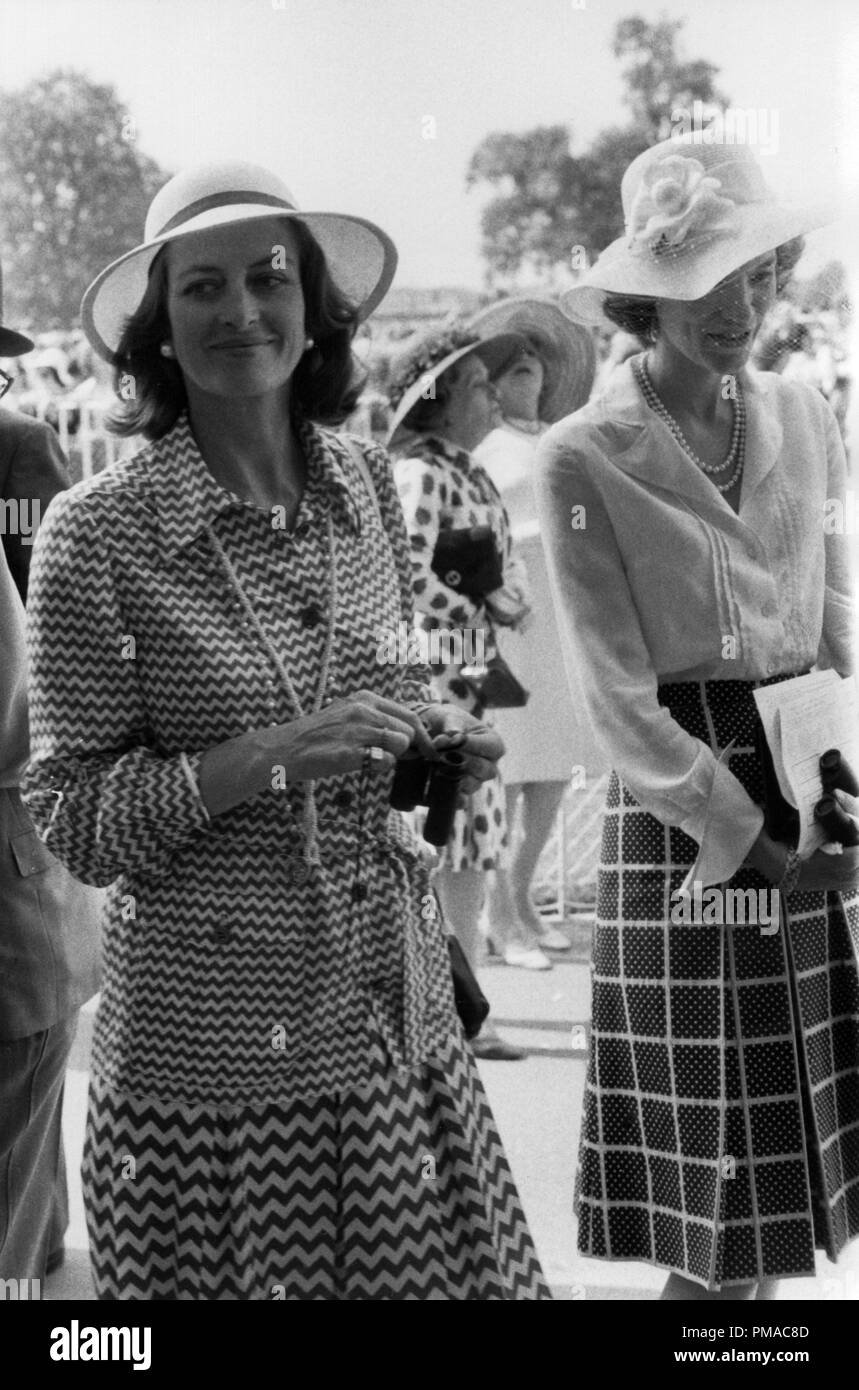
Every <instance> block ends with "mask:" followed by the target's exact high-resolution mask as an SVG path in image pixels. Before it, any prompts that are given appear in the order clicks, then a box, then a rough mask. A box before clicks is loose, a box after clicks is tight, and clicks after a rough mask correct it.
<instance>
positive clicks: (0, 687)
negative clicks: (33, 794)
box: [0, 555, 27, 786]
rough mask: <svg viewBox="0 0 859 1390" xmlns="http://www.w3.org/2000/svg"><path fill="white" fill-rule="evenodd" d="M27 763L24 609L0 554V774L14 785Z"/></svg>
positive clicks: (8, 782)
mask: <svg viewBox="0 0 859 1390" xmlns="http://www.w3.org/2000/svg"><path fill="white" fill-rule="evenodd" d="M26 763H27V647H26V641H25V630H24V609H23V606H22V603H21V598H20V595H19V594H18V591H17V589H16V588H15V585H14V583H13V580H12V575H11V573H10V571H9V567H8V565H7V564H6V561H5V559H4V558H3V556H2V555H0V774H2V784H3V785H4V786H12V785H17V782H18V780H19V778H20V776H21V773H22V772H23V770H24V768H25V766H26Z"/></svg>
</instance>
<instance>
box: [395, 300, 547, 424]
mask: <svg viewBox="0 0 859 1390" xmlns="http://www.w3.org/2000/svg"><path fill="white" fill-rule="evenodd" d="M523 347H527V342H526V340H525V338H524V337H522V335H521V334H516V333H496V334H493V335H492V336H491V337H489V336H487V337H479V336H478V334H477V333H476V332H475V331H474V330H473V329H468V328H466V327H465V325H464V324H462V323H453V324H451V323H448V324H445V325H444V326H443V327H441V328H433V329H430V330H429V331H428V332H426V331H424V332H418V333H413V334H412V336H411V337H410V338H408V339H406V341H405V343H404V344H403V345H402V347H401V348H400V350H399V352H398V353H397V354H396V356H395V357H394V358H392V360H391V373H390V381H389V385H388V399H389V400H390V403H391V406H392V408H393V411H394V413H393V416H392V418H391V423H390V425H389V428H388V439H387V447H388V448H389V449H396V448H398V447H399V446H400V445H402V444H403V443H404V441H405V439H406V437H407V436H408V435H409V434H410V433H413V431H412V430H410V428H409V419H408V417H409V415H410V413H411V411H412V410H414V408H415V406H416V405H417V404H418V401H420V400H421V399H424V400H426V399H430V395H429V393H430V392H431V391H432V388H433V387H434V385H435V383H436V382H437V381H438V379H439V377H441V376H443V375H444V373H445V372H446V371H447V369H448V367H452V366H453V364H454V363H455V362H459V361H460V360H461V359H462V358H463V357H467V356H468V355H469V353H475V354H476V355H477V356H478V357H480V359H481V361H482V362H484V363H485V364H486V370H487V371H488V372H489V375H490V376H492V375H493V373H494V372H495V371H496V370H497V369H498V367H500V365H501V363H502V362H504V361H506V360H507V358H509V357H510V356H512V354H513V353H514V352H515V351H516V349H517V348H523Z"/></svg>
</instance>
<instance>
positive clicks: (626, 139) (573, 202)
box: [466, 16, 727, 289]
mask: <svg viewBox="0 0 859 1390" xmlns="http://www.w3.org/2000/svg"><path fill="white" fill-rule="evenodd" d="M682 26H683V21H682V20H668V19H663V20H660V21H659V22H658V23H655V24H648V23H647V22H646V21H645V20H643V19H641V18H640V17H639V16H632V17H630V18H628V19H623V20H621V21H620V23H619V24H618V25H617V28H616V29H615V36H614V41H613V52H614V55H615V57H616V58H618V59H621V60H625V68H624V70H623V78H624V83H625V87H626V91H625V94H624V101H625V102H626V104H627V106H628V107H629V109H630V113H631V117H632V119H631V123H630V124H629V125H628V126H621V127H616V128H613V129H607V130H603V131H601V132H600V133H599V134H598V135H597V137H596V139H595V140H594V141H593V143H592V144H591V146H590V148H589V149H588V150H586V151H585V152H584V153H583V154H581V155H579V156H575V155H574V154H573V152H572V149H571V133H570V132H569V131H568V130H567V128H566V127H565V126H561V125H557V126H539V127H538V128H537V129H536V130H531V131H526V132H524V133H523V134H512V133H505V132H496V133H494V134H492V135H488V136H487V137H486V138H485V139H484V140H483V141H482V142H481V144H480V145H479V146H478V148H477V149H476V150H475V152H474V154H473V155H472V157H471V161H470V163H469V166H468V170H467V173H466V186H467V187H468V188H473V187H475V186H476V185H480V184H488V185H489V186H491V187H492V188H495V189H497V190H498V192H497V194H496V196H495V197H493V198H491V199H490V201H489V202H488V203H487V205H486V207H485V208H484V210H483V213H482V216H481V230H482V233H483V255H484V257H485V259H486V262H487V280H488V282H489V284H490V285H492V286H493V287H494V288H504V289H512V288H514V287H516V286H517V285H521V284H522V283H523V282H527V281H529V280H539V281H540V283H541V284H543V285H544V286H545V285H547V284H548V285H553V286H555V287H557V285H558V282H559V281H560V282H566V283H569V282H570V281H571V280H572V278H573V272H574V271H575V270H576V269H582V268H583V265H584V264H586V263H588V262H589V261H590V260H592V259H593V257H594V256H595V255H596V254H597V252H599V251H601V250H602V248H603V247H604V246H606V245H607V244H608V242H610V241H611V240H613V238H614V237H616V236H619V235H620V233H621V232H622V231H623V216H622V213H621V206H620V194H619V189H620V180H621V176H622V174H623V171H624V169H625V168H626V166H627V165H628V164H629V162H630V161H631V160H632V159H634V158H635V156H636V155H637V154H640V153H641V151H642V150H645V149H647V147H648V146H649V145H652V144H654V143H655V142H656V141H657V140H661V139H664V138H665V137H666V136H667V135H668V134H669V133H670V130H671V120H672V112H673V111H676V110H677V109H678V108H683V109H684V110H689V111H691V109H692V103H693V102H694V101H696V100H697V101H701V102H703V103H705V104H706V105H716V104H718V105H724V104H726V102H727V98H726V97H724V96H722V95H721V94H720V93H719V92H718V91H717V89H716V86H715V77H716V73H717V69H716V67H715V66H714V65H713V64H712V63H707V62H704V61H700V60H698V61H693V62H684V61H681V60H680V59H679V58H678V57H677V53H676V44H677V35H678V34H679V32H680V29H681V28H682Z"/></svg>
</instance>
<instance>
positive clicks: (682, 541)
mask: <svg viewBox="0 0 859 1390" xmlns="http://www.w3.org/2000/svg"><path fill="white" fill-rule="evenodd" d="M741 382H742V384H743V388H744V391H745V396H746V406H747V433H746V463H745V471H744V476H743V486H742V497H741V502H740V512H739V515H737V514H736V513H734V511H733V510H732V509H731V508H730V507H729V506H728V504H727V503H726V502H725V501H724V500H723V498H722V497H721V495H720V494H719V493H718V492H717V491H716V489H715V487H713V485H712V483H711V482H710V481H709V479H708V478H707V477H705V475H704V474H703V473H702V472H701V470H700V469H699V468H698V467H697V466H696V465H695V464H694V463H693V462H692V461H691V460H690V459H689V458H688V457H687V456H686V454H685V453H684V452H683V450H682V449H681V448H680V446H679V445H678V444H677V443H676V442H675V440H674V438H673V437H672V435H671V433H670V431H669V430H668V428H667V426H666V425H665V424H664V423H663V422H662V421H661V420H660V419H659V417H658V416H656V415H655V414H654V413H653V412H652V411H650V410H649V409H648V408H647V407H646V406H645V404H644V401H643V398H642V396H641V394H640V392H639V390H638V387H637V385H636V383H635V378H634V377H633V374H632V370H631V367H630V365H629V363H624V364H623V366H622V367H620V368H619V369H618V370H617V372H616V374H615V375H614V377H613V378H612V379H611V381H610V382H609V385H608V387H607V390H606V392H605V393H604V395H602V396H601V397H600V398H599V399H597V400H594V401H592V402H590V403H589V404H588V405H586V406H585V407H584V408H583V409H582V410H579V411H577V412H576V413H575V414H574V415H571V416H569V417H568V418H567V419H566V420H562V421H560V422H559V423H558V424H557V425H555V426H553V428H552V429H551V430H550V431H549V433H548V434H547V435H546V436H545V438H544V439H543V441H542V442H541V445H540V448H539V452H538V464H537V488H538V501H539V510H540V516H541V528H542V533H543V536H544V539H545V543H546V548H547V554H548V560H549V569H550V576H551V580H552V584H553V592H554V598H555V602H556V606H557V609H558V617H559V621H560V624H561V627H562V630H563V634H564V637H565V640H566V641H567V642H568V648H567V651H566V652H565V656H566V659H567V667H568V674H569V676H570V680H571V682H573V684H574V689H576V690H577V691H578V690H580V691H581V694H582V695H583V697H584V699H585V701H586V705H587V708H588V712H589V714H590V717H591V720H592V722H593V725H594V728H595V730H596V732H597V735H598V737H599V738H600V739H601V740H602V742H603V743H604V745H605V748H606V751H607V753H608V755H609V758H610V760H611V763H612V766H613V767H614V768H615V769H616V770H617V772H618V774H619V775H620V777H621V778H622V780H623V781H624V782H625V783H626V784H627V786H628V787H629V788H630V791H631V792H632V794H633V795H634V796H635V797H636V798H637V799H638V800H639V801H640V802H641V804H642V805H643V806H644V807H645V808H646V809H647V810H648V811H650V812H651V813H652V814H653V815H655V816H656V817H657V818H658V819H659V820H660V821H662V822H663V823H664V824H668V825H676V826H679V827H680V828H681V829H682V830H683V831H685V833H686V834H688V835H690V836H692V838H693V839H694V840H696V841H698V843H699V844H702V842H703V846H702V847H703V850H704V853H703V856H702V859H701V860H700V861H699V865H698V868H697V871H696V876H697V877H700V878H701V879H702V881H703V882H705V883H717V882H721V881H723V880H725V879H726V878H728V877H730V875H731V874H732V873H733V872H735V870H736V869H737V868H738V867H739V866H740V864H741V863H742V861H743V859H744V858H745V856H746V854H747V852H748V850H749V849H750V847H751V845H752V843H753V842H754V840H755V839H756V837H757V835H758V833H759V831H760V829H761V826H762V824H763V815H762V812H761V810H760V808H759V807H757V806H756V805H755V804H754V802H753V801H752V800H751V799H750V797H749V796H748V794H747V793H746V792H745V790H744V789H743V787H742V786H741V785H740V783H739V782H738V781H737V779H736V778H735V777H734V776H733V774H732V773H731V772H730V771H729V770H728V769H727V767H725V766H724V765H723V764H720V763H718V762H717V759H716V757H715V755H714V754H713V752H711V750H710V748H709V747H708V746H707V745H706V744H705V743H703V742H702V741H701V740H699V739H696V738H694V737H693V736H692V735H690V734H688V733H686V732H685V731H684V730H683V729H682V728H681V727H680V725H679V724H677V723H676V722H675V720H673V719H672V717H671V715H670V714H669V713H668V711H667V709H665V708H663V707H662V706H660V704H659V702H658V699H657V686H658V685H659V684H660V682H664V681H678V680H761V679H764V678H766V677H767V676H772V675H776V674H778V673H783V672H798V671H803V670H806V669H808V668H809V667H811V666H813V665H815V664H819V665H820V666H832V667H834V668H835V669H836V670H837V671H839V672H840V673H841V674H842V675H846V674H848V673H849V671H850V670H851V669H852V650H851V648H852V637H853V628H852V623H853V616H852V585H851V574H850V561H849V551H848V542H847V539H846V537H845V536H844V535H843V534H838V533H837V532H833V533H832V534H829V533H828V531H829V530H830V529H831V528H830V526H829V525H828V524H827V517H828V516H830V514H831V512H832V507H831V500H832V499H836V498H843V497H844V494H845V486H846V464H845V458H844V450H843V448H842V445H841V440H840V436H839V434H838V427H837V425H836V423H835V418H834V416H833V415H832V412H831V410H830V409H829V406H828V405H827V403H826V401H825V400H824V398H823V397H822V396H821V395H820V394H819V393H818V392H817V391H815V390H813V389H811V388H809V387H805V386H802V385H800V384H799V383H796V382H791V383H787V382H784V381H782V380H781V378H780V377H778V376H776V375H773V374H771V373H753V372H744V373H743V374H742V376H741ZM827 501H829V502H830V506H829V507H827ZM577 508H578V509H580V510H578V511H577V510H574V509H577ZM581 509H584V510H581ZM705 827H706V835H705Z"/></svg>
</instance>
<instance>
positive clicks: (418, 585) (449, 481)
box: [389, 324, 551, 1061]
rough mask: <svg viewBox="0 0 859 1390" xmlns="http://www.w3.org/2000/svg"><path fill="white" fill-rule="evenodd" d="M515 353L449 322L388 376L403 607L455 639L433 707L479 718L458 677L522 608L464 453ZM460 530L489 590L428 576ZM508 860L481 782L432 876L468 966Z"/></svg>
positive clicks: (491, 412) (515, 339)
mask: <svg viewBox="0 0 859 1390" xmlns="http://www.w3.org/2000/svg"><path fill="white" fill-rule="evenodd" d="M526 347H527V343H526V340H525V339H524V338H523V337H521V336H520V335H516V334H495V335H492V336H486V337H484V338H483V339H482V340H481V339H480V338H479V337H478V335H477V333H475V332H473V331H470V330H466V329H465V328H464V327H463V326H462V325H460V324H454V325H448V326H447V327H446V328H443V329H440V330H435V331H432V332H430V333H426V334H423V335H421V336H419V337H418V338H417V339H413V340H411V341H410V342H408V343H407V344H406V346H405V347H404V348H403V349H402V350H401V352H400V355H399V357H398V359H397V360H395V362H394V363H393V364H392V370H391V385H390V395H391V402H392V405H393V406H394V407H395V410H394V416H393V420H392V423H391V428H390V434H389V448H390V449H391V450H392V452H393V453H394V456H395V458H396V465H395V477H396V481H397V487H398V489H399V493H400V501H401V502H402V504H403V510H404V512H405V517H406V529H407V531H408V534H409V543H410V546H411V556H412V572H413V582H414V590H415V609H416V612H417V615H418V619H419V622H420V625H421V628H422V630H423V631H424V632H426V633H428V634H432V633H433V632H436V633H438V632H447V633H449V634H453V633H458V634H461V639H462V641H463V652H462V653H461V655H462V657H463V659H462V660H459V659H457V652H456V650H455V648H452V650H451V652H450V653H446V652H441V656H442V658H449V659H443V660H441V661H439V662H437V663H436V664H435V666H434V678H435V686H436V689H437V691H438V693H439V695H440V697H441V698H442V699H444V700H449V701H450V702H452V703H454V704H456V705H458V706H459V707H460V708H462V709H464V710H468V711H469V712H471V713H472V714H474V715H475V716H477V717H479V718H481V719H483V720H484V721H490V720H491V719H492V710H491V709H488V708H487V706H486V705H485V704H484V703H483V702H482V701H481V699H480V695H479V691H478V690H477V689H476V688H475V685H474V684H473V683H472V682H471V681H470V680H469V679H468V678H467V668H468V666H469V664H472V665H473V664H474V659H475V657H477V659H478V660H479V659H480V657H481V656H482V659H483V661H484V662H488V661H490V660H491V659H492V657H493V656H494V655H495V653H496V649H497V632H498V629H499V628H500V627H506V626H509V627H516V626H518V625H519V624H520V623H521V622H522V621H523V619H524V618H525V617H526V616H527V614H528V611H529V605H528V601H527V595H526V590H525V584H524V578H523V572H522V568H521V566H520V565H518V564H517V563H516V562H515V561H514V560H513V557H512V553H511V540H510V528H509V524H508V520H507V514H506V512H505V510H504V506H503V503H502V501H501V497H500V494H499V492H498V489H497V488H496V487H495V485H494V483H493V482H492V480H491V478H490V477H489V475H488V473H487V472H486V470H485V469H484V468H482V467H481V466H480V464H479V463H477V461H476V460H475V458H474V456H473V454H472V452H471V451H472V450H473V449H474V447H475V445H477V444H478V443H479V442H480V440H481V439H483V438H484V436H485V435H486V434H487V433H488V432H489V430H491V429H492V427H493V426H494V425H496V424H497V423H498V422H499V419H500V416H499V411H498V404H497V397H496V393H495V390H494V388H493V386H492V385H491V383H490V374H491V372H492V371H493V370H494V369H495V368H496V367H497V366H498V365H499V364H500V363H501V362H502V361H504V360H506V359H507V358H509V357H510V355H511V353H512V352H518V351H522V350H524V349H525V348H526ZM472 526H489V527H490V528H491V531H492V535H493V538H494V542H495V550H496V554H497V557H498V561H499V567H500V576H499V577H500V579H501V583H500V584H499V583H498V582H497V580H496V581H495V587H494V588H493V589H492V590H491V591H483V590H482V589H481V590H479V591H474V590H470V589H468V588H467V587H466V585H465V584H458V583H457V582H456V580H455V579H454V578H452V577H451V574H450V573H443V572H442V573H439V572H438V566H437V565H436V566H434V563H433V560H434V552H435V548H436V545H437V543H438V540H439V536H440V535H441V534H443V533H444V532H445V531H456V530H462V529H464V528H466V527H472ZM471 634H474V635H476V637H477V638H479V640H480V642H481V643H482V648H483V649H482V652H476V651H470V650H466V645H467V643H468V641H469V637H470V635H471ZM475 646H476V642H475ZM469 658H471V660H470V661H469ZM515 674H517V673H514V675H515ZM524 674H525V673H522V675H523V677H524ZM508 859H509V849H508V837H507V819H506V814H505V807H504V790H503V787H502V785H501V782H500V780H494V781H492V782H486V783H484V785H483V786H482V787H481V789H480V791H479V792H478V793H477V794H476V795H475V796H473V797H472V798H471V800H470V802H469V803H468V806H467V808H466V809H463V810H461V811H459V812H458V813H457V816H456V821H455V825H454V831H453V835H452V837H451V839H450V841H449V842H448V844H447V845H446V846H445V848H444V850H443V851H442V854H441V858H440V863H439V867H438V869H437V872H436V877H435V882H436V886H437V889H438V893H439V897H440V899H441V904H442V908H443V910H444V913H445V916H446V917H447V919H448V922H449V924H450V926H451V928H452V929H453V930H454V931H455V932H456V935H457V937H458V939H459V941H460V944H461V945H462V948H463V950H464V951H465V953H466V955H467V956H468V958H469V961H470V962H471V964H472V967H474V966H476V964H477V957H478V947H479V923H480V915H481V911H482V907H483V899H484V891H485V884H486V877H485V876H486V874H487V873H489V872H492V871H494V870H498V869H503V868H505V867H506V866H507V863H508ZM514 919H515V909H514V908H513V906H512V902H511V904H510V911H509V913H508V922H507V926H508V931H509V933H510V938H509V939H510V940H511V941H513V940H516V942H517V945H518V946H519V947H520V949H521V950H522V952H523V953H527V952H530V953H531V954H532V957H533V963H534V965H535V966H537V967H538V968H546V969H547V968H550V966H551V962H550V960H549V959H548V957H547V956H545V955H544V954H543V952H542V951H540V950H539V947H538V946H537V944H536V940H535V937H534V933H533V932H532V931H531V930H530V929H529V928H528V927H527V926H526V925H525V924H524V923H517V922H516V921H515V920H514ZM472 1047H473V1049H474V1051H475V1052H476V1054H477V1055H478V1056H480V1057H485V1058H492V1059H494V1060H499V1061H515V1060H518V1059H519V1058H520V1057H521V1056H522V1053H521V1052H520V1051H519V1050H518V1049H517V1048H514V1047H512V1046H511V1045H510V1044H509V1043H507V1042H505V1041H504V1040H503V1039H501V1038H500V1037H499V1036H498V1034H497V1033H496V1031H495V1027H494V1025H493V1024H492V1023H491V1022H487V1023H485V1024H484V1026H483V1029H482V1031H481V1034H480V1036H479V1037H478V1038H477V1039H475V1040H474V1042H473V1043H472Z"/></svg>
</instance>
